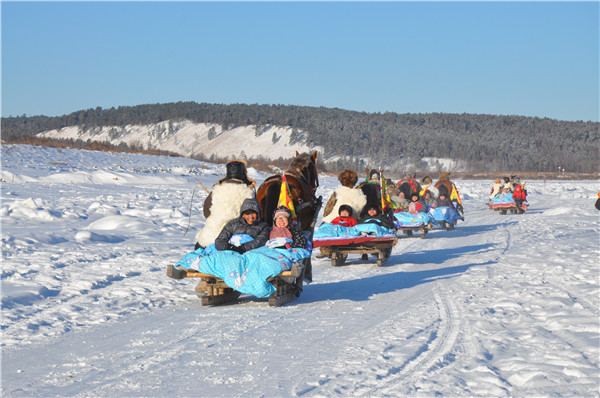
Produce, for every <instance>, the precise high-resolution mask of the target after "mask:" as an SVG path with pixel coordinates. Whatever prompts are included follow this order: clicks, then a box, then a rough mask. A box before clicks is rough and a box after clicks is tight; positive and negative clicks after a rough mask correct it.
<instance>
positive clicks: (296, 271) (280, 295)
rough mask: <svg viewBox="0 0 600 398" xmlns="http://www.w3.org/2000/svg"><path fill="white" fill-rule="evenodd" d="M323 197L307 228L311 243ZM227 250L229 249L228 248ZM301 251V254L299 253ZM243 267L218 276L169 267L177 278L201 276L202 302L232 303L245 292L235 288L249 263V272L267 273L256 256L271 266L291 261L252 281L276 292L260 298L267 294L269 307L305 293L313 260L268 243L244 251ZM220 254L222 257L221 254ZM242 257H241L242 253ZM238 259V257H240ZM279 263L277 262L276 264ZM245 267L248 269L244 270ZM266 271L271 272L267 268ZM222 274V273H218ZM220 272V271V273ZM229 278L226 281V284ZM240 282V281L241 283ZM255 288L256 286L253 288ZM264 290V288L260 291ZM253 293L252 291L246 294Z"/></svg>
mask: <svg viewBox="0 0 600 398" xmlns="http://www.w3.org/2000/svg"><path fill="white" fill-rule="evenodd" d="M321 204H322V198H321V197H319V198H318V200H317V207H316V211H315V213H314V215H313V220H312V222H311V224H310V225H309V230H307V231H304V233H305V235H306V237H307V241H308V242H309V247H310V244H311V243H312V235H313V232H314V227H315V224H316V220H317V216H318V213H319V210H320V208H321ZM225 252H227V251H225ZM300 252H304V253H305V254H306V255H305V256H303V257H302V258H299V257H295V254H297V253H300ZM300 254H301V253H300ZM246 255H247V257H246V258H245V263H244V267H242V269H240V271H239V272H231V273H230V274H229V275H222V276H217V275H214V274H209V273H205V272H199V271H196V270H193V269H182V268H179V267H178V268H176V267H175V266H173V265H169V267H168V268H167V276H169V277H171V278H174V279H183V278H200V282H199V283H198V285H197V286H196V288H195V291H196V293H198V294H199V295H201V298H202V305H218V304H224V303H227V302H231V301H233V300H236V299H237V298H238V297H240V295H241V294H242V292H240V291H239V290H237V289H236V287H237V288H238V289H240V286H241V285H243V282H245V281H246V278H247V276H248V275H247V272H248V269H247V268H246V266H247V265H249V266H250V267H253V269H252V270H251V271H250V274H249V275H254V273H253V272H254V271H256V269H259V271H258V272H259V275H264V274H262V272H263V271H264V266H263V265H264V264H263V263H259V262H258V261H257V262H253V261H252V260H253V259H262V258H264V259H266V260H265V261H268V262H269V265H271V264H272V263H273V262H275V263H276V262H277V261H281V262H282V264H288V265H289V263H290V262H291V267H288V269H287V270H284V271H280V272H274V273H272V274H271V275H270V276H268V277H267V278H265V279H263V280H261V281H253V282H255V285H254V286H256V289H259V288H261V286H259V285H261V284H263V285H266V286H267V287H268V290H267V292H270V291H272V292H273V293H272V294H270V295H268V294H269V293H267V295H264V296H260V295H259V296H257V297H267V296H268V301H269V306H280V305H283V304H286V303H288V302H290V301H292V300H294V299H295V298H296V297H299V296H300V293H301V292H302V285H303V281H304V279H307V280H309V281H310V280H312V265H311V260H310V251H308V250H304V249H289V250H286V249H270V248H268V247H266V246H263V247H260V248H258V249H254V250H250V251H249V252H246V253H244V255H243V256H246ZM211 256H217V257H216V258H217V260H215V261H216V262H217V263H218V259H219V258H221V259H226V258H228V257H227V255H226V254H225V253H224V252H218V253H217V254H211ZM218 256H221V257H218ZM240 257H241V256H240ZM237 258H239V257H237ZM277 266H279V265H278V264H277V263H276V265H275V267H277ZM218 268H220V267H219V264H216V267H215V268H214V269H215V270H216V271H219V269H218ZM244 268H246V271H242V270H243V269H244ZM267 272H270V271H268V270H267ZM216 273H217V274H219V272H216ZM219 275H221V274H219ZM226 281H227V283H226ZM240 282H241V283H240ZM252 288H253V289H255V288H254V287H252ZM240 290H244V289H240ZM260 291H261V292H263V291H264V288H262V290H260ZM246 294H251V293H248V292H247V293H246Z"/></svg>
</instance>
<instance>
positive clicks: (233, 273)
mask: <svg viewBox="0 0 600 398" xmlns="http://www.w3.org/2000/svg"><path fill="white" fill-rule="evenodd" d="M207 251H208V253H207ZM310 254H311V252H310V251H308V250H306V249H299V248H294V249H271V248H269V247H267V246H262V247H259V248H257V249H254V250H250V251H248V252H245V253H244V254H239V253H237V252H234V251H230V250H224V251H218V250H215V249H214V248H212V249H209V248H207V249H202V248H199V249H198V250H196V251H194V252H191V253H188V254H186V255H185V256H184V257H183V259H182V260H180V261H179V262H178V263H177V264H176V266H182V267H184V268H189V269H193V270H197V271H199V272H202V273H205V274H209V275H214V276H217V277H219V278H221V279H223V282H225V284H226V285H227V286H229V287H231V288H233V289H235V290H237V291H239V292H241V293H246V294H251V295H253V296H256V297H269V296H270V295H271V294H273V293H274V292H275V286H273V284H272V283H271V282H268V281H267V279H268V278H270V277H272V276H276V275H278V274H280V273H281V272H282V271H289V270H290V269H291V268H292V264H293V263H294V262H299V261H301V260H302V259H304V258H307V257H310Z"/></svg>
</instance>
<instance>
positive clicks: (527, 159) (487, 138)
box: [2, 102, 600, 172]
mask: <svg viewBox="0 0 600 398" xmlns="http://www.w3.org/2000/svg"><path fill="white" fill-rule="evenodd" d="M185 120H189V121H191V122H194V123H214V124H218V125H220V126H221V128H222V130H229V129H231V128H233V127H238V126H249V125H254V126H257V128H261V127H263V126H282V127H291V128H292V129H293V133H292V136H293V137H291V138H290V139H294V136H295V135H296V134H298V132H303V133H304V134H298V139H299V140H302V141H304V142H305V143H306V144H308V145H309V146H315V147H316V146H319V147H322V148H323V149H324V154H323V158H324V159H332V158H336V159H342V161H345V160H347V161H348V163H349V164H353V163H354V162H355V161H356V159H361V158H370V159H379V160H380V161H382V162H385V161H387V160H389V161H391V160H396V159H399V158H402V159H406V160H410V161H411V162H412V163H413V164H414V165H416V166H417V168H418V165H419V162H420V161H421V159H422V158H450V159H454V160H461V161H462V162H463V164H465V165H466V169H468V170H471V171H476V170H479V171H500V170H530V171H556V170H557V169H558V168H559V167H561V168H563V169H566V170H568V171H574V172H597V171H598V170H600V162H599V154H600V133H599V126H600V124H599V123H597V122H583V121H578V122H568V121H559V120H553V119H547V118H544V119H541V118H534V117H523V116H496V115H481V114H445V113H431V114H397V113H391V112H386V113H365V112H355V111H348V110H343V109H337V108H324V107H307V106H283V105H245V104H234V105H219V104H207V103H201V104H199V103H195V102H177V103H167V104H151V105H138V106H122V107H118V108H116V109H115V108H110V109H102V108H100V107H98V108H95V109H88V110H82V111H77V112H73V113H71V114H68V115H64V116H58V117H47V116H25V115H24V116H19V117H7V118H2V138H3V139H10V137H16V136H22V135H34V134H38V133H41V132H45V131H49V130H54V129H61V128H64V127H69V126H79V127H80V128H81V129H82V130H87V129H91V128H97V127H110V126H114V127H125V126H127V125H149V124H154V123H159V122H165V121H174V122H180V121H185Z"/></svg>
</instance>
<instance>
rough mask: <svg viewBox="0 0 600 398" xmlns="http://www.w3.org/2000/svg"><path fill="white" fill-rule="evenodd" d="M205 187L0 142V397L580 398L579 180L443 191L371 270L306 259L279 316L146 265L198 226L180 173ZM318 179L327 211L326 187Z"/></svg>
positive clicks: (174, 176)
mask: <svg viewBox="0 0 600 398" xmlns="http://www.w3.org/2000/svg"><path fill="white" fill-rule="evenodd" d="M250 174H251V177H252V178H254V179H256V180H257V181H258V182H261V181H262V180H263V179H264V178H265V177H266V176H265V175H263V174H261V173H258V172H256V171H255V170H250ZM223 175H224V166H222V165H211V164H207V163H201V162H198V161H193V160H190V159H183V158H171V157H152V156H143V155H131V154H109V153H103V152H89V151H83V150H68V149H63V150H60V149H51V148H36V147H30V146H4V147H3V148H2V175H1V178H2V182H1V183H0V187H1V193H2V195H1V199H2V203H1V208H0V215H1V221H2V396H3V397H32V396H33V397H42V396H43V397H53V396H78V397H94V396H102V397H138V396H139V397H141V396H145V397H146V396H150V397H171V396H180V397H187V396H203V397H218V396H224V397H231V396H248V397H254V396H266V397H287V396H314V397H331V396H340V397H347V396H366V397H374V396H377V397H383V396H404V395H409V394H410V395H416V396H434V395H441V396H586V397H588V396H600V387H599V385H600V359H599V354H600V349H599V344H600V340H599V336H600V317H599V309H600V287H599V286H600V274H599V258H600V227H599V224H600V212H599V211H597V210H596V209H595V208H594V202H595V200H596V195H597V193H598V190H599V189H600V184H599V182H598V181H591V182H590V181H560V182H556V181H547V182H544V181H528V182H527V188H528V191H529V202H530V205H531V207H530V209H529V210H528V212H527V213H525V214H524V215H519V216H518V215H504V216H501V215H499V214H498V213H497V212H492V211H490V210H489V209H488V208H487V205H486V203H487V194H488V192H489V189H490V186H491V182H489V181H470V180H469V181H462V180H459V181H455V182H456V184H457V186H458V188H459V190H460V192H461V194H462V196H463V204H464V208H465V217H466V220H465V221H464V222H459V224H458V225H457V228H456V230H454V231H442V230H434V231H432V232H430V233H429V234H428V235H427V238H426V239H419V238H417V237H415V238H408V237H406V238H401V239H400V240H399V242H398V244H397V245H396V246H395V248H394V250H393V253H392V256H391V257H390V259H389V260H388V262H387V263H386V264H385V265H384V266H383V267H377V266H376V265H375V263H374V261H369V262H362V261H361V260H360V257H359V256H358V255H354V257H352V256H351V257H349V260H350V261H349V264H348V265H345V266H342V267H332V266H331V265H330V262H329V261H328V260H326V259H317V258H316V257H314V256H313V274H314V282H313V283H311V284H308V285H306V286H305V289H304V291H303V293H302V295H301V296H300V297H299V298H298V299H296V300H295V301H293V302H291V303H289V304H287V305H285V306H283V307H280V308H273V307H269V306H268V304H267V302H266V300H263V299H260V300H259V299H256V298H253V297H242V300H241V301H240V302H239V303H236V304H232V305H227V306H221V307H202V306H201V304H200V299H199V298H198V297H197V296H196V294H195V293H194V287H195V284H196V282H197V281H195V280H187V279H183V280H173V279H170V278H168V277H166V275H165V270H166V267H167V265H168V264H172V263H174V262H176V261H177V260H179V259H180V258H181V257H182V256H183V255H184V254H185V253H187V252H188V251H190V250H192V248H193V244H194V242H193V239H194V235H195V233H196V231H197V230H198V229H199V228H201V227H202V226H203V223H204V217H203V216H202V202H203V199H204V198H205V197H206V195H207V194H206V192H205V191H204V189H203V188H202V187H201V186H200V185H199V184H198V183H197V182H196V179H195V178H197V179H198V180H200V181H201V182H202V183H203V184H204V185H205V186H206V187H207V188H209V189H210V187H211V186H212V184H213V183H214V182H215V181H216V180H217V179H219V178H221V177H222V176H223ZM320 180H321V187H320V188H319V192H318V193H319V194H321V195H323V197H324V198H325V199H327V198H328V197H329V196H330V194H331V192H332V191H333V189H335V187H337V185H338V182H337V179H336V178H335V177H321V179H320ZM190 208H191V210H190ZM188 224H189V230H188ZM186 230H187V233H186Z"/></svg>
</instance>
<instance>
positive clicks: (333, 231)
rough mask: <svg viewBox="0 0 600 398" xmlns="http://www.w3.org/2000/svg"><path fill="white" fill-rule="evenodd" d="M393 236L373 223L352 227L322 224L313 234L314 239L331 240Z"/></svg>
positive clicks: (392, 232)
mask: <svg viewBox="0 0 600 398" xmlns="http://www.w3.org/2000/svg"><path fill="white" fill-rule="evenodd" d="M390 234H392V235H393V234H394V230H392V229H389V228H385V227H382V226H381V225H378V224H375V223H366V224H356V225H355V226H354V227H344V226H341V225H337V224H331V223H324V224H323V225H321V226H320V227H319V230H318V231H317V232H315V234H314V238H315V239H318V238H333V237H342V236H361V235H369V236H377V237H384V236H389V235H390Z"/></svg>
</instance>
